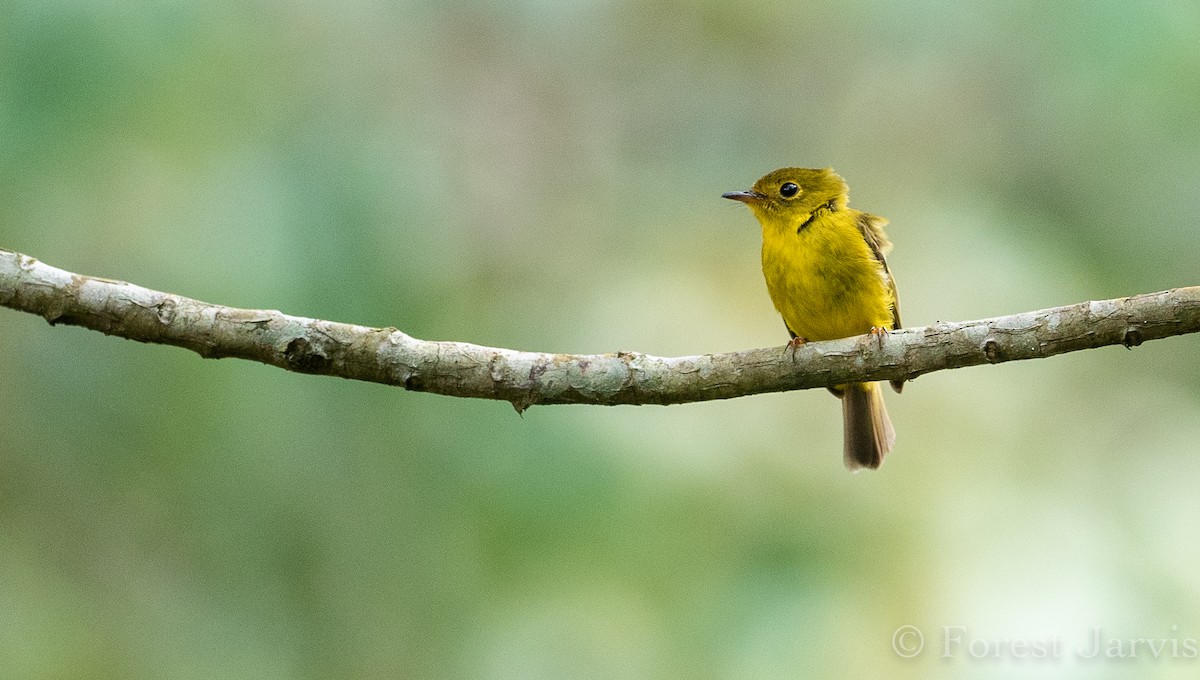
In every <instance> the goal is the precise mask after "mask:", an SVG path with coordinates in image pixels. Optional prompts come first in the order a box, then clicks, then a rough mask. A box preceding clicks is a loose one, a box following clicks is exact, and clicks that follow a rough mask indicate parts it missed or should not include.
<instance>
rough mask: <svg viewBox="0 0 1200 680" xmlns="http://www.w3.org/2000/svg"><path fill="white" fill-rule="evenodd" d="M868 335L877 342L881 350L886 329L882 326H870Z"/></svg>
mask: <svg viewBox="0 0 1200 680" xmlns="http://www.w3.org/2000/svg"><path fill="white" fill-rule="evenodd" d="M869 333H870V335H872V336H873V337H874V338H875V339H876V340H877V341H878V342H879V349H883V339H884V338H885V337H887V334H888V329H887V328H885V327H883V326H871V330H870V331H869Z"/></svg>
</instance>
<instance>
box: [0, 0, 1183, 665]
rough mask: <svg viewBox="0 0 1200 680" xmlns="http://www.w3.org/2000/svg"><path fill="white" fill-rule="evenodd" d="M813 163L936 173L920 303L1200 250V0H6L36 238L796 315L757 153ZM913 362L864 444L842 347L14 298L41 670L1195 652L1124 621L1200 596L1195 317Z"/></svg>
mask: <svg viewBox="0 0 1200 680" xmlns="http://www.w3.org/2000/svg"><path fill="white" fill-rule="evenodd" d="M784 165H806V166H826V165H830V166H833V167H835V168H836V169H837V170H838V171H839V172H841V173H842V174H843V175H844V176H845V177H846V178H847V179H848V181H849V183H850V185H851V186H852V187H853V192H852V204H853V205H855V206H857V207H859V208H862V209H864V210H868V211H870V212H875V213H878V214H881V215H885V216H887V217H888V218H890V219H891V221H892V226H891V229H890V233H891V236H892V238H893V240H894V241H895V242H896V248H895V251H894V253H893V257H892V258H891V262H892V267H893V270H894V271H895V273H896V275H897V278H898V280H899V282H900V290H901V295H902V297H903V302H904V312H905V321H906V323H907V325H910V326H918V325H926V324H929V323H932V322H934V321H937V320H947V321H949V320H963V319H971V318H981V317H987V316H995V315H1000V314H1007V313H1014V312H1020V311H1026V310H1031V309H1037V308H1042V307H1049V306H1055V305H1061V304H1069V303H1073V302H1079V301H1082V300H1086V299H1101V298H1108V297H1116V296H1121V295H1129V294H1135V293H1141V292H1149V291H1154V290H1160V289H1165V288H1171V287H1176V286H1183V285H1194V284H1197V283H1200V275H1198V270H1200V265H1198V264H1197V257H1196V254H1197V252H1200V231H1198V230H1197V228H1196V215H1197V214H1198V213H1200V189H1198V187H1200V6H1198V5H1197V4H1196V3H1195V2H1192V1H1191V0H1178V1H1175V2H1172V1H1171V0H1158V1H1155V0H1150V1H1148V2H1142V3H1121V2H1108V1H1105V2H1084V1H1083V0H1076V1H1074V2H1061V3H1041V2H1014V3H993V4H992V5H988V6H981V7H971V6H969V3H954V2H946V1H944V0H919V1H915V2H881V1H879V0H874V1H872V0H856V1H849V2H821V3H811V2H809V3H793V4H784V3H777V2H751V1H745V2H733V1H731V0H719V1H718V0H710V1H706V2H677V1H672V0H649V1H647V0H636V1H633V0H612V1H603V0H597V1H593V2H578V3H562V4H560V3H555V2H548V1H545V0H541V1H539V0H528V1H525V2H509V3H487V2H465V3H464V2H432V1H427V2H414V3H390V2H365V1H364V2H348V3H315V2H248V3H243V2H205V3H185V2H156V3H136V2H107V3H95V2H72V1H70V0H64V1H57V2H42V1H40V0H39V1H24V2H14V1H11V0H10V1H5V2H0V247H4V248H8V249H13V250H17V251H20V252H24V253H27V254H30V255H33V256H35V257H38V258H40V259H42V260H45V261H46V262H48V263H50V264H53V265H56V266H59V267H63V268H66V269H69V270H73V271H77V272H81V273H87V274H92V275H97V276H105V277H111V278H118V279H124V280H128V281H132V282H135V283H138V284H141V285H144V286H148V287H151V288H155V289H159V290H166V291H171V292H175V293H180V294H183V295H187V296H191V297H195V298H199V299H202V300H207V301H211V302H218V303H223V304H229V305H235V306H241V307H251V308H272V309H281V310H283V311H286V312H288V313H292V314H299V315H306V316H314V317H321V318H328V319H334V320H338V321H345V322H353V323H358V324H366V325H374V326H392V325H394V326H397V327H399V328H401V329H403V330H404V331H406V332H408V333H410V334H412V335H415V336H417V337H421V338H426V339H435V340H437V339H452V340H462V341H469V342H474V343H480V344H487V345H495V346H506V347H513V348H519V349H529V350H545V351H558V352H606V351H616V350H622V349H623V350H637V351H643V352H649V353H654V354H662V355H679V354H695V353H703V352H719V351H730V350H738V349H745V348H750V347H763V346H770V345H782V344H783V342H784V340H785V339H786V337H785V335H784V332H783V326H782V324H781V323H780V321H779V319H778V317H777V315H776V314H775V312H774V311H773V309H772V308H771V305H770V302H769V301H768V299H767V295H766V292H765V288H764V285H763V283H762V280H761V275H760V273H759V271H758V246H759V233H758V227H757V224H756V223H755V222H754V220H753V219H752V217H751V216H750V215H749V214H748V213H747V211H746V210H745V209H744V207H742V206H740V205H736V204H733V203H731V202H728V201H722V200H721V198H720V194H721V193H722V192H723V191H728V190H733V189H740V188H745V187H747V186H749V185H750V183H751V182H753V181H754V180H755V179H756V178H757V177H758V176H759V175H761V174H763V173H765V172H767V171H769V170H771V169H774V168H776V167H779V166H784ZM888 401H889V407H890V410H891V413H892V417H893V420H894V422H895V423H896V428H897V430H898V432H899V438H898V442H897V448H896V450H895V452H894V453H893V454H892V456H891V457H890V458H889V459H888V464H887V465H886V466H885V467H884V468H883V469H882V470H881V471H879V472H877V473H864V474H859V475H850V474H847V473H846V471H845V470H844V469H843V468H842V462H841V443H840V440H841V434H842V432H841V423H840V416H839V412H840V409H839V407H838V405H837V403H836V401H834V400H833V399H831V398H830V397H829V395H828V394H826V393H825V392H824V391H823V390H813V391H808V392H801V393H790V394H778V395H769V396H761V397H753V398H746V399H738V400H733V401H727V402H719V403H706V404H696V405H687V406H675V407H668V408H660V407H641V408H633V407H621V408H599V407H535V408H533V409H532V410H530V411H529V412H527V413H526V414H525V415H524V417H518V416H517V415H516V414H515V413H514V412H513V409H512V407H511V406H509V405H508V404H506V403H502V402H484V401H468V400H461V399H452V398H446V397H438V396H432V395H426V394H409V393H405V392H403V391H402V390H398V389H392V388H385V387H381V386H378V385H369V384H361V383H353V382H347V381H342V380H337V379H332V378H323V377H312V376H303V375H295V374H289V373H285V372H283V371H280V370H277V369H274V368H268V367H265V366H261V365H257V364H253V363H249V362H241V361H233V360H226V361H206V360H202V359H200V358H198V357H197V356H195V355H194V354H191V353H189V352H186V351H183V350H179V349H174V348H165V347H157V346H147V345H140V344H136V343H132V342H128V341H125V340H120V339H115V338H107V337H104V336H102V335H100V334H97V333H93V332H90V331H84V330H81V329H77V328H68V327H62V328H51V327H50V326H48V325H47V324H46V323H45V322H44V321H42V320H41V319H39V318H37V317H33V316H30V315H25V314H20V313H17V312H13V311H9V310H0V403H2V404H3V407H2V408H0V668H3V669H5V670H4V675H5V677H13V678H143V677H144V678H189V677H191V678H386V677H409V678H547V679H549V678H634V679H636V678H745V679H750V678H756V679H757V678H799V677H855V678H865V677H892V678H901V677H921V678H931V677H948V678H950V677H953V678H957V677H963V676H964V675H970V676H972V677H997V678H1001V677H1003V678H1007V677H1012V676H1013V675H1014V674H1015V673H1017V672H1020V673H1022V674H1023V675H1025V676H1027V677H1028V676H1043V677H1088V678H1104V677H1127V676H1128V674H1130V673H1134V674H1136V675H1138V676H1139V677H1194V676H1195V673H1196V672H1197V669H1198V668H1200V659H1196V658H1171V653H1170V649H1168V650H1167V651H1166V652H1164V653H1163V654H1162V655H1161V656H1163V657H1166V658H1159V659H1153V658H1147V657H1148V656H1149V654H1148V653H1147V651H1146V649H1145V648H1141V649H1139V650H1138V651H1139V652H1140V653H1139V655H1138V657H1137V658H1132V659H1131V658H1124V659H1105V658H1103V657H1104V654H1103V653H1102V654H1101V656H1100V658H1095V659H1087V658H1082V657H1083V653H1086V651H1087V650H1086V647H1087V646H1088V645H1089V644H1090V642H1089V641H1090V638H1091V636H1092V634H1093V632H1092V631H1093V628H1094V627H1100V628H1101V633H1100V635H1101V636H1102V638H1105V639H1106V638H1108V637H1118V638H1126V639H1127V638H1150V639H1166V640H1168V641H1169V640H1172V639H1174V640H1176V641H1177V645H1178V647H1177V649H1178V653H1179V655H1180V656H1183V655H1184V652H1185V651H1186V644H1185V643H1186V641H1187V640H1189V639H1190V640H1192V641H1193V643H1194V641H1195V640H1196V639H1197V638H1200V498H1198V497H1197V489H1200V460H1197V454H1200V418H1198V417H1197V416H1198V413H1200V372H1198V371H1197V339H1196V338H1195V337H1182V338H1173V339H1168V340H1164V341H1158V342H1154V343H1149V344H1147V345H1144V346H1142V347H1139V348H1137V349H1136V350H1134V351H1132V352H1129V351H1126V350H1124V349H1122V348H1120V347H1117V348H1107V349H1102V350H1095V351H1090V352H1081V353H1075V354H1070V355H1067V356H1062V357H1058V358H1055V359H1053V360H1049V361H1036V362H1019V363H1014V364H1006V365H1003V366H999V367H982V368H972V369H964V370H957V371H948V372H942V373H936V374H933V375H930V376H926V377H924V378H921V379H920V380H917V381H916V382H915V383H913V384H911V385H910V386H909V387H908V389H907V390H906V391H905V394H904V395H902V396H897V395H891V394H889V396H888ZM905 625H911V626H916V627H918V628H919V629H920V630H921V632H922V633H923V635H924V639H925V648H924V649H922V650H921V652H920V653H919V654H917V655H916V656H915V657H914V658H903V655H902V654H898V653H897V651H896V650H895V649H894V648H893V636H894V634H895V632H896V631H897V630H898V629H900V627H901V626H905ZM947 626H962V627H965V632H962V631H959V630H958V629H952V630H951V631H947V630H946V629H945V627H947ZM900 630H902V631H903V630H905V629H900ZM956 636H957V637H958V638H961V639H962V641H963V642H962V643H956V642H954V639H955V637H956ZM1053 638H1057V639H1059V640H1060V641H1061V645H1062V647H1061V649H1060V654H1059V655H1058V656H1057V658H1050V659H1040V660H1039V659H1020V658H1015V656H1016V655H1017V652H1015V651H1013V650H1012V649H1011V648H1004V647H1002V646H1001V645H1000V644H999V643H995V640H998V639H1009V640H1025V641H1028V642H1029V644H1031V645H1032V644H1034V643H1035V642H1036V641H1038V640H1049V639H1053ZM897 639H898V640H899V642H900V644H901V645H902V649H901V651H902V652H908V651H911V647H903V645H910V644H912V639H913V638H912V637H911V636H908V637H905V636H904V635H901V636H899V637H898V638H897ZM974 640H983V642H982V643H974V646H973V647H968V645H967V643H971V642H972V641H974ZM989 641H992V642H990V643H989ZM947 644H949V645H950V648H949V649H947V647H946V646H947ZM1080 646H1083V647H1084V648H1085V649H1084V650H1083V653H1081V652H1080V650H1079V649H1077V648H1078V647H1080ZM1006 649H1007V650H1008V651H1006ZM1125 650H1126V653H1128V651H1129V649H1128V645H1126V647H1125ZM947 652H949V653H948V654H947ZM980 652H982V655H985V656H989V658H976V657H977V656H980V654H979V653H980ZM997 653H998V654H999V656H998V658H997V657H996V656H995V655H996V654H997ZM943 657H944V658H943Z"/></svg>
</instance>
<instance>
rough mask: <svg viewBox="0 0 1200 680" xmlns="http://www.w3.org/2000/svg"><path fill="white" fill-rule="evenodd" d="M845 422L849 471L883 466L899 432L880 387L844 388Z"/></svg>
mask: <svg viewBox="0 0 1200 680" xmlns="http://www.w3.org/2000/svg"><path fill="white" fill-rule="evenodd" d="M842 418H843V420H844V421H845V427H846V451H845V462H846V467H847V468H849V469H851V470H857V469H859V468H864V467H867V468H872V469H874V468H877V467H879V466H880V465H883V457H884V456H885V455H887V452H888V451H891V450H892V444H894V443H895V441H896V431H895V430H894V429H892V420H891V419H890V418H888V413H887V408H886V407H885V406H884V405H883V390H881V389H879V385H878V383H857V384H854V385H844V386H843V389H842Z"/></svg>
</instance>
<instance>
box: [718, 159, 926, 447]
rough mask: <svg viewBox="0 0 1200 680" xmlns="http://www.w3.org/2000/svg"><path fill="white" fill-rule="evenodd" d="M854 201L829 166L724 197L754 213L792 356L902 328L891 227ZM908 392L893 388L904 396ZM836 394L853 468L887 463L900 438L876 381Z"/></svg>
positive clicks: (786, 172) (771, 177)
mask: <svg viewBox="0 0 1200 680" xmlns="http://www.w3.org/2000/svg"><path fill="white" fill-rule="evenodd" d="M848 193H849V187H847V186H846V181H845V180H843V179H842V178H841V176H839V175H838V174H837V173H836V172H834V171H833V170H832V169H831V168H822V169H811V168H783V169H781V170H776V171H775V172H772V173H770V174H768V175H766V176H764V177H763V178H762V179H760V180H758V181H757V182H755V183H754V186H753V187H752V188H751V189H750V190H749V191H731V192H729V193H727V194H722V196H723V197H724V198H729V199H733V200H735V201H741V202H742V203H745V204H746V205H748V206H749V207H750V211H751V212H753V213H754V216H755V217H756V218H758V221H759V223H760V224H762V235H763V247H762V269H763V276H764V277H765V278H766V280H767V291H768V292H769V293H770V294H771V302H773V303H775V309H777V310H779V313H780V314H781V315H782V316H783V322H784V323H785V324H786V325H787V329H788V333H790V334H791V336H792V342H791V346H792V347H793V348H794V347H796V346H798V345H800V344H803V343H804V342H806V341H809V340H813V341H816V340H833V339H836V338H846V337H850V336H854V335H862V334H864V333H871V334H878V333H884V332H887V331H888V330H892V329H896V328H900V303H899V301H898V300H897V298H896V282H895V280H894V279H893V278H892V272H891V271H890V270H889V269H888V265H887V260H885V259H884V257H883V256H884V255H885V254H886V253H887V252H888V251H889V250H890V249H891V247H892V244H891V242H890V241H888V239H887V236H886V235H885V234H884V233H883V227H884V225H886V224H887V220H886V219H884V218H882V217H876V216H875V215H868V214H867V213H864V212H860V211H858V210H855V209H853V208H850V207H848V206H847V195H848ZM902 386H903V381H900V380H894V381H892V387H893V389H895V390H896V391H897V392H899V391H900V388H901V387H902ZM830 391H831V392H833V393H834V394H835V395H837V396H838V397H840V398H841V400H842V416H843V419H844V421H845V462H846V467H848V468H850V469H851V470H857V469H858V468H863V467H868V468H877V467H879V466H880V465H882V464H883V457H884V455H886V454H887V452H888V451H891V449H892V444H893V443H894V442H895V440H896V431H895V430H894V429H892V421H891V419H890V418H888V414H887V409H886V408H885V407H884V405H883V394H882V392H881V391H880V389H879V385H878V383H855V384H849V385H838V386H836V387H832V388H830Z"/></svg>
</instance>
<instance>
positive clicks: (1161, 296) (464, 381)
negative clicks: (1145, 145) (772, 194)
mask: <svg viewBox="0 0 1200 680" xmlns="http://www.w3.org/2000/svg"><path fill="white" fill-rule="evenodd" d="M0 305H3V306H5V307H11V308H12V309H16V310H19V311H23V312H29V313H31V314H38V315H40V316H42V317H43V318H45V319H46V320H47V321H49V322H50V323H51V324H69V325H75V326H83V327H85V328H90V329H92V330H97V331H100V332H102V333H105V334H107V335H116V336H120V337H123V338H128V339H130V340H137V341H139V342H153V343H160V344H165V345H175V346H177V347H185V348H187V349H190V350H192V351H194V352H197V353H198V354H200V355H201V356H203V357H210V358H219V357H237V358H240V359H250V360H252V361H259V362H262V363H264V364H270V365H272V366H278V367H279V368H284V369H287V370H289V371H296V372H299V373H315V374H321V375H336V376H340V377H343V378H349V379H352V380H366V381H370V382H378V383H383V384H386V385H398V386H401V387H404V388H405V389H408V390H415V391H423V392H436V393H438V394H446V395H451V396H457V397H480V398H485V399H501V400H504V401H508V402H511V403H512V404H513V406H515V407H516V408H517V410H518V411H522V410H524V409H526V408H528V407H529V406H531V405H533V404H604V405H615V404H679V403H685V402H693V401H707V400H710V399H730V398H733V397H741V396H746V395H750V394H761V393H764V392H782V391H786V390H796V389H808V388H813V387H825V386H828V385H837V384H841V383H846V382H861V381H868V380H891V379H896V378H904V379H912V378H915V377H917V376H919V375H923V374H925V373H930V372H932V371H939V370H943V369H947V368H960V367H963V366H975V365H978V364H984V363H993V364H994V363H1001V362H1004V361H1016V360H1020V359H1036V358H1041V357H1049V356H1053V355H1055V354H1062V353H1064V352H1073V351H1076V350H1081V349H1090V348H1093V347H1103V346H1105V345H1117V344H1121V345H1125V346H1126V347H1134V346H1136V345H1140V344H1141V343H1142V342H1145V341H1147V340H1156V339H1158V338H1165V337H1168V336H1172V335H1181V334H1184V333H1195V332H1197V331H1200V287H1196V286H1193V287H1190V288H1177V289H1174V290H1169V291H1163V292H1160V293H1149V294H1146V295H1136V296H1133V297H1128V298H1118V299H1115V300H1104V301H1100V302H1083V303H1080V304H1077V305H1070V306H1067V307H1056V308H1053V309H1043V310H1039V311H1034V312H1026V313H1023V314H1014V315H1011V316H1002V317H996V318H992V319H981V320H979V321H965V322H959V323H936V324H934V325H932V326H926V327H924V328H905V329H902V330H899V331H894V332H891V333H888V334H886V336H884V337H882V338H881V339H880V340H879V341H878V342H877V341H876V339H874V338H871V337H870V336H860V337H858V338H845V339H842V340H832V341H828V342H810V343H808V344H805V345H803V346H802V347H800V348H799V350H798V351H797V352H796V353H795V357H794V360H793V357H792V356H791V354H790V353H788V352H785V351H784V350H783V349H782V348H780V347H771V348H766V349H755V350H747V351H742V352H731V353H727V354H704V355H700V356H686V357H673V358H667V357H655V356H650V355H646V354H639V353H637V352H617V353H615V354H592V355H573V354H543V353H537V352H520V351H515V350H510V349H499V348H494V347H482V346H479V345H471V344H467V343H463V342H430V341H427V340H418V339H416V338H413V337H411V336H408V335H406V334H404V333H402V332H400V331H398V330H396V329H395V328H369V327H366V326H356V325H353V324H345V323H337V322H333V321H322V320H320V319H307V318H303V317H297V316H289V315H287V314H283V313H281V312H277V311H270V310H251V309H236V308H233V307H224V306H221V305H214V304H209V303H207V302H201V301H199V300H192V299H189V298H185V297H182V296H180V295H172V294H170V293H160V292H158V291H153V290H150V289H148V288H142V287H141V286H135V285H133V284H130V283H125V282H122V281H112V280H109V279H102V278H97V277H92V276H82V275H79V274H73V273H71V272H68V271H64V270H62V269H57V268H55V267H51V266H50V265H47V264H44V263H42V262H39V261H38V260H36V259H34V258H32V257H29V256H27V255H21V254H20V253H15V252H12V251H8V250H2V249H0Z"/></svg>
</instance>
